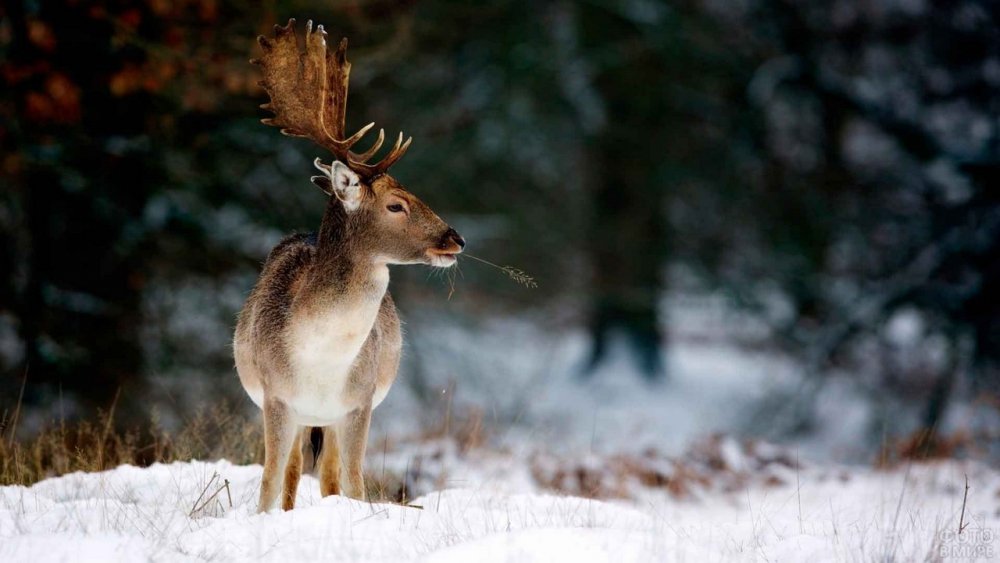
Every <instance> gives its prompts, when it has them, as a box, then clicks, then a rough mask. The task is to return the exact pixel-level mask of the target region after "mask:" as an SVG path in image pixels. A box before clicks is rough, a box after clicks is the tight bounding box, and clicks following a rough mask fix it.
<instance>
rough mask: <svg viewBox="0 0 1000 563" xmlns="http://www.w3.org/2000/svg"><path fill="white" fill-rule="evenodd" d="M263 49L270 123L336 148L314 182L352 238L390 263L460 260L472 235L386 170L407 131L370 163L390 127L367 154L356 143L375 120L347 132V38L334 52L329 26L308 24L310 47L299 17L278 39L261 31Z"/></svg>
mask: <svg viewBox="0 0 1000 563" xmlns="http://www.w3.org/2000/svg"><path fill="white" fill-rule="evenodd" d="M257 40H258V42H259V43H260V45H261V47H262V48H263V50H264V55H263V56H262V57H261V58H260V59H255V60H253V61H250V62H252V63H254V64H257V65H260V66H261V67H262V69H263V73H264V79H263V80H262V81H261V83H260V84H261V86H263V87H264V89H265V90H266V91H267V93H268V95H269V96H270V98H271V101H270V103H267V104H264V105H262V106H261V107H262V108H264V109H267V110H270V111H271V112H273V113H274V117H273V118H271V119H264V120H262V121H263V123H265V124H267V125H273V126H275V127H280V128H281V132H282V133H283V134H285V135H289V136H292V137H305V138H308V139H310V140H312V141H313V142H315V143H316V144H318V145H320V146H321V147H323V148H325V149H327V150H329V151H330V152H331V153H332V154H333V156H334V158H335V160H334V161H333V163H332V164H329V165H327V164H323V163H322V162H321V161H320V159H318V158H317V159H316V161H315V163H314V164H315V166H316V168H317V169H319V170H320V171H321V172H322V173H323V174H322V175H319V176H313V177H312V181H313V183H314V184H316V185H317V186H319V187H320V189H322V190H323V191H324V192H326V193H327V194H328V195H330V197H331V203H330V205H331V206H334V207H333V209H334V211H336V212H337V214H338V215H341V214H342V215H344V216H345V217H344V221H345V225H348V226H350V228H351V236H352V237H356V238H357V239H359V240H355V241H352V242H355V243H358V245H359V246H361V247H363V248H365V249H366V251H367V252H368V253H369V255H370V256H371V257H372V258H373V259H374V260H376V261H381V262H385V263H390V264H430V265H432V266H440V267H447V266H451V265H453V264H454V263H455V261H456V259H455V256H456V255H457V254H459V253H460V252H462V249H463V248H464V247H465V240H463V239H462V237H461V236H459V234H458V233H457V232H456V231H455V229H452V228H451V227H449V226H448V224H447V223H445V222H444V221H442V220H441V218H440V217H438V216H437V214H435V213H434V212H433V211H432V210H431V209H430V208H429V207H428V206H427V205H426V204H424V203H423V202H422V201H420V199H418V198H417V197H416V196H415V195H413V194H412V193H410V192H409V191H407V190H406V189H405V188H404V187H403V186H402V184H400V183H399V182H397V181H396V180H395V179H394V178H393V177H392V176H390V175H389V174H388V173H387V172H388V169H389V167H390V166H392V165H393V164H394V163H395V162H396V161H398V160H399V159H400V158H402V156H403V155H404V154H405V153H406V150H407V149H408V148H410V142H411V141H412V140H413V139H412V138H409V139H407V140H406V142H403V134H402V133H400V134H399V137H398V138H397V140H396V144H395V146H394V147H393V148H392V150H391V151H389V154H387V155H386V156H385V158H383V159H382V160H380V161H379V162H377V163H369V162H368V161H369V160H370V159H371V158H372V157H373V156H374V155H375V153H376V152H378V150H379V149H380V148H381V147H382V142H383V141H384V140H385V130H382V129H380V130H379V134H378V138H377V139H376V140H375V143H374V144H373V145H372V146H371V148H369V149H368V150H366V151H365V152H363V153H355V152H353V151H352V150H351V148H352V147H353V146H354V145H355V144H357V143H358V141H360V140H361V138H362V137H363V136H364V135H365V133H367V132H368V131H369V130H371V129H372V128H373V127H374V126H375V124H374V123H369V124H368V125H366V126H365V127H362V128H361V129H360V130H358V132H357V133H355V134H353V135H351V136H350V137H348V136H347V135H346V125H345V116H346V110H347V86H348V80H349V78H350V73H351V63H349V62H348V61H347V39H343V40H341V42H340V45H339V46H338V47H337V50H336V51H335V52H332V53H331V52H330V51H328V50H327V48H326V32H325V31H324V30H323V26H317V27H316V29H315V30H313V26H312V22H311V21H310V22H308V23H307V24H306V34H305V47H304V50H303V49H300V47H299V45H298V41H297V39H296V34H295V20H294V19H292V20H289V21H288V25H286V26H284V27H282V26H275V30H274V38H273V39H269V38H266V37H264V36H261V37H258V39H257Z"/></svg>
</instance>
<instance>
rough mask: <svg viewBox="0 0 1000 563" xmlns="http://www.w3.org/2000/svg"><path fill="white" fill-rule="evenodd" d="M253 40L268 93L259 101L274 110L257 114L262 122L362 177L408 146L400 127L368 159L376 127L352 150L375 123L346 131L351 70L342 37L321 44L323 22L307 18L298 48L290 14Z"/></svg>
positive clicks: (381, 171) (381, 169) (375, 146)
mask: <svg viewBox="0 0 1000 563" xmlns="http://www.w3.org/2000/svg"><path fill="white" fill-rule="evenodd" d="M257 41H258V42H259V43H260V46H261V48H263V50H264V56H263V57H261V58H260V59H254V60H251V61H250V62H251V63H253V64H256V65H260V67H261V69H262V70H263V73H264V79H263V80H261V81H260V85H261V86H262V87H263V88H264V90H266V91H267V94H268V96H269V97H270V98H271V101H270V103H266V104H263V105H261V106H260V107H261V108H263V109H266V110H270V111H271V112H273V113H274V117H273V118H271V119H262V120H261V122H262V123H264V124H265V125H273V126H275V127H280V128H281V132H282V134H284V135H289V136H291V137H305V138H307V139H310V140H312V141H313V142H314V143H316V144H318V145H320V146H321V147H323V148H325V149H327V150H329V151H330V152H331V153H333V155H334V156H335V157H336V158H337V159H338V160H340V161H341V162H343V163H344V164H346V165H347V166H349V167H350V168H351V170H354V171H355V172H356V173H357V174H358V175H359V176H362V177H363V178H366V179H372V178H375V177H376V176H380V175H382V174H385V172H386V171H387V170H388V169H389V167H390V166H392V165H393V164H395V163H396V161H398V160H399V159H400V158H402V157H403V155H404V154H405V153H406V150H407V149H408V148H410V142H412V141H413V137H410V138H408V139H407V140H406V142H405V143H404V142H403V134H402V133H400V134H399V138H398V139H397V140H396V145H395V146H394V147H393V148H392V150H391V151H389V154H388V155H386V157H385V158H383V159H382V160H381V161H379V162H377V163H375V164H368V159H370V158H371V157H372V156H374V155H375V153H376V152H377V151H378V150H379V148H381V147H382V141H383V140H385V130H384V129H379V132H378V139H376V140H375V144H373V145H372V146H371V148H369V149H368V150H366V151H365V152H363V153H360V154H357V153H354V152H352V151H351V147H353V146H354V145H355V144H357V142H358V141H360V140H361V138H362V137H364V135H365V133H367V132H368V131H369V130H371V128H372V127H374V126H375V123H369V124H368V125H365V126H364V127H362V128H361V129H359V130H358V132H357V133H355V134H353V135H351V136H350V137H347V136H346V131H347V127H346V125H345V118H346V114H347V83H348V81H349V78H350V74H351V63H350V62H348V61H347V38H346V37H345V38H344V39H342V40H341V41H340V45H339V46H338V47H337V50H336V51H335V52H332V53H331V52H330V51H328V50H327V48H326V31H324V30H323V26H322V25H319V26H316V30H315V31H314V30H313V25H312V20H310V21H309V22H308V23H306V37H305V50H302V49H300V48H299V45H298V41H297V39H296V33H295V19H294V18H293V19H290V20H288V25H286V26H284V27H282V26H280V25H276V26H274V38H273V39H268V38H267V37H264V36H263V35H261V36H260V37H258V38H257Z"/></svg>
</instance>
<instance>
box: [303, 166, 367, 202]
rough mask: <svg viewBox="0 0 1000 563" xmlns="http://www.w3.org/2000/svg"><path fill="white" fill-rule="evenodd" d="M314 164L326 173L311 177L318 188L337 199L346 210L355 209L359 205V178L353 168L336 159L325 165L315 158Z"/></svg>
mask: <svg viewBox="0 0 1000 563" xmlns="http://www.w3.org/2000/svg"><path fill="white" fill-rule="evenodd" d="M315 166H316V168H318V169H320V170H321V171H323V172H325V173H326V175H324V176H313V177H312V178H311V180H312V182H313V183H314V184H316V185H317V186H318V187H319V189H321V190H323V191H324V192H326V193H327V194H328V195H331V196H335V197H336V198H337V199H339V200H340V201H341V203H343V204H344V209H346V210H347V211H348V212H351V211H357V209H358V208H359V207H361V178H360V177H359V176H358V175H357V174H356V173H355V172H354V171H353V170H351V169H350V168H348V167H347V165H346V164H344V163H343V162H340V161H337V160H335V161H334V162H333V164H332V165H330V166H326V165H324V164H322V163H320V161H319V159H318V158H317V159H316V162H315Z"/></svg>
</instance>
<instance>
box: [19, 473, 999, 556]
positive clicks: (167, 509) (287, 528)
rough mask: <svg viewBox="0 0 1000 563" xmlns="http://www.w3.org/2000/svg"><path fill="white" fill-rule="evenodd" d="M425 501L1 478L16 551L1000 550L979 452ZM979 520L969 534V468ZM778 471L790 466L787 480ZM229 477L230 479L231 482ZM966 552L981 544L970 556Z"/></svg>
mask: <svg viewBox="0 0 1000 563" xmlns="http://www.w3.org/2000/svg"><path fill="white" fill-rule="evenodd" d="M461 471H462V470H459V472H458V473H457V474H456V475H455V477H456V478H457V479H463V480H464V483H463V486H462V487H460V488H448V489H445V490H441V491H435V492H433V493H430V494H426V495H424V496H421V497H420V498H417V499H414V500H413V501H412V503H411V506H400V505H395V504H381V503H367V502H359V501H354V500H349V499H346V498H342V497H328V498H325V499H321V498H320V495H319V490H318V483H317V481H316V480H315V479H313V478H311V477H307V478H304V479H303V481H302V483H301V485H300V488H299V496H298V507H297V508H296V509H295V510H293V511H290V512H280V511H275V512H272V513H269V514H262V515H258V514H254V513H253V508H254V504H255V497H256V492H257V486H258V481H259V478H260V467H259V466H234V465H231V464H229V463H227V462H225V461H220V462H217V463H204V462H190V463H181V462H178V463H173V464H170V465H155V466H153V467H149V468H145V469H139V468H135V467H129V466H123V467H119V468H117V469H115V470H112V471H108V472H104V473H96V474H83V473H78V474H73V475H67V476H63V477H59V478H54V479H49V480H46V481H43V482H41V483H38V484H36V485H34V486H33V487H30V488H24V487H4V488H2V489H0V561H31V562H41V561H139V560H157V561H184V560H211V561H242V560H250V559H254V560H256V559H262V560H269V561H271V560H273V561H306V560H328V561H399V560H426V561H455V562H468V561H574V562H580V561H615V562H616V563H620V562H623V561H695V562H703V561H733V560H738V561H758V560H759V561H810V562H812V563H815V562H819V561H870V560H880V561H922V560H940V559H942V558H943V559H945V560H949V559H951V558H952V556H959V555H963V556H964V555H970V554H971V555H978V556H979V557H980V559H981V560H990V559H993V560H995V558H996V557H997V556H998V550H1000V540H998V539H997V532H998V531H1000V518H998V510H1000V499H998V493H1000V475H998V473H997V472H995V471H992V470H990V469H988V468H986V467H985V466H982V465H977V464H974V463H958V462H948V463H936V464H927V465H914V466H912V467H909V468H900V469H897V470H894V471H888V472H879V471H874V470H869V469H858V468H853V469H852V468H846V467H829V466H827V467H809V466H805V467H802V468H800V469H799V470H795V469H794V468H786V471H785V474H784V475H782V478H781V479H778V480H770V479H768V480H754V479H751V480H750V482H748V483H746V485H745V486H744V487H742V488H736V489H734V490H730V491H723V490H717V489H716V488H714V487H713V486H712V485H711V484H708V485H706V487H707V488H706V489H704V490H702V491H701V493H698V494H694V495H691V496H689V497H688V498H683V499H678V498H676V497H674V496H673V495H670V494H666V493H665V492H664V491H659V490H655V489H648V490H646V491H645V492H644V493H642V494H640V495H639V496H638V497H637V498H634V499H630V500H613V501H599V500H588V499H585V498H579V497H573V496H556V495H552V494H549V493H546V492H543V491H539V490H538V489H537V487H533V488H525V487H524V482H523V480H522V479H521V478H520V477H519V476H517V475H514V476H513V479H512V480H511V481H509V482H508V481H505V480H502V479H497V478H496V475H493V477H492V478H491V479H489V480H488V481H479V480H478V479H479V478H480V476H481V473H480V472H479V471H477V470H475V469H472V470H470V471H469V474H468V475H463V474H462V473H461ZM966 475H968V479H969V485H970V487H971V488H970V493H969V497H968V506H967V507H966V511H965V522H967V523H968V526H967V527H966V528H965V529H964V531H963V533H962V534H961V535H959V534H958V533H957V530H958V524H959V518H960V514H961V509H962V498H963V492H964V486H965V476H966ZM777 481H780V483H778V482H777ZM226 482H228V483H229V486H228V487H226V485H225V483H226ZM955 559H956V560H959V559H968V557H955Z"/></svg>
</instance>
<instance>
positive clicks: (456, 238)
mask: <svg viewBox="0 0 1000 563" xmlns="http://www.w3.org/2000/svg"><path fill="white" fill-rule="evenodd" d="M444 238H445V240H451V241H453V242H454V243H455V244H457V245H458V247H459V248H465V239H464V238H462V235H460V234H458V231H456V230H455V229H453V228H450V227H449V228H448V232H446V233H445V234H444Z"/></svg>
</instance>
